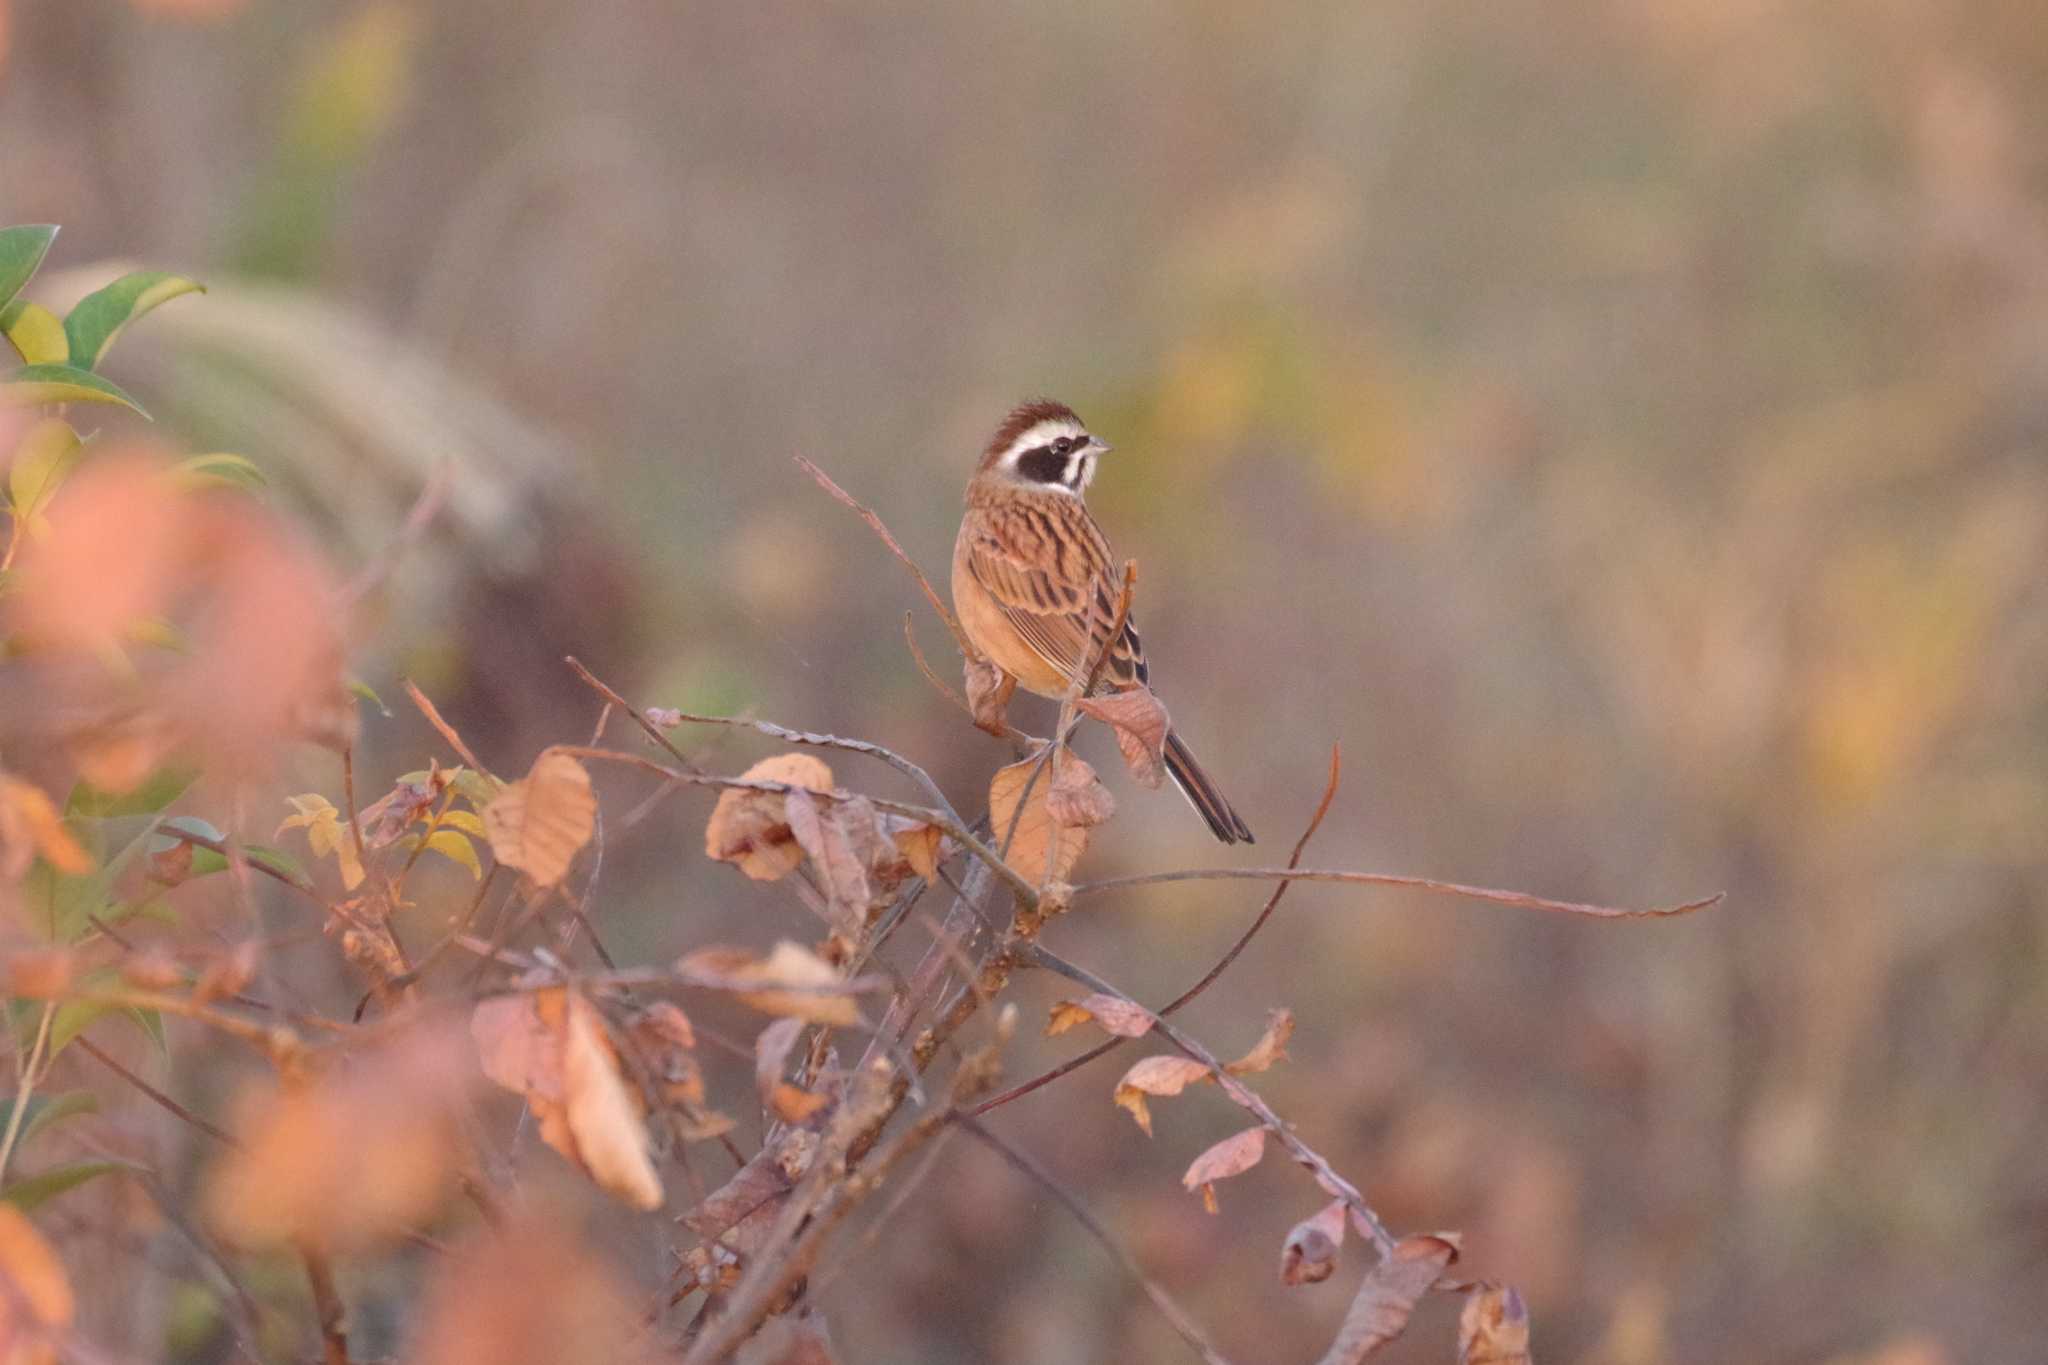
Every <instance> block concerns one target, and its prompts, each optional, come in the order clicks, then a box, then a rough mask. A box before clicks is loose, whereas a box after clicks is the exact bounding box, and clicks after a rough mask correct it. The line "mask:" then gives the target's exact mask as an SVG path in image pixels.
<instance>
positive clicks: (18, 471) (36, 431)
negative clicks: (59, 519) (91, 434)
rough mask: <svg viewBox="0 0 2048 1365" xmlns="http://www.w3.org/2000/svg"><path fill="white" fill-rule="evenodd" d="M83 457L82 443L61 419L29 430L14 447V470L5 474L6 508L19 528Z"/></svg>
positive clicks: (38, 511)
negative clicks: (11, 512)
mask: <svg viewBox="0 0 2048 1365" xmlns="http://www.w3.org/2000/svg"><path fill="white" fill-rule="evenodd" d="M84 453H85V443H84V442H83V441H81V440H79V439H78V433H77V432H75V431H73V430H72V429H71V424H70V423H69V422H67V421H65V420H64V419H63V418H61V417H47V418H45V419H43V420H42V421H40V422H38V423H36V424H35V425H34V426H32V427H30V428H29V429H28V430H27V431H26V432H25V433H23V434H22V438H21V440H20V442H19V443H17V444H16V445H15V447H14V466H13V468H11V469H9V470H8V471H7V505H8V507H9V508H10V509H12V511H13V512H14V520H15V521H16V522H17V523H19V524H26V523H28V522H29V521H31V520H32V519H33V518H34V517H35V516H36V515H37V514H38V513H40V512H41V511H42V510H43V508H44V507H46V506H48V505H49V502H50V498H51V497H52V495H54V494H55V493H56V491H57V490H58V489H59V488H60V487H62V486H63V483H64V480H65V479H66V478H67V477H69V476H70V474H71V467H72V466H73V465H75V464H77V463H78V457H79V456H81V455H83V454H84Z"/></svg>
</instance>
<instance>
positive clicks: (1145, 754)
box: [1074, 686, 1173, 788]
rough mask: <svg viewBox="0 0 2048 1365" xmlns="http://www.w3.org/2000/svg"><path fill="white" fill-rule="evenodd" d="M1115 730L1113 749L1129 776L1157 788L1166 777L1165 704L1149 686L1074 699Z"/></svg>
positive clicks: (1167, 724)
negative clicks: (1153, 693)
mask: <svg viewBox="0 0 2048 1365" xmlns="http://www.w3.org/2000/svg"><path fill="white" fill-rule="evenodd" d="M1074 705H1075V707H1076V708H1077V709H1079V710H1080V711H1081V712H1082V714H1084V715H1090V716H1093V717H1095V719H1097V720H1099V721H1101V722H1102V723H1103V724H1105V725H1107V726H1109V727H1110V729H1112V730H1113V731H1115V732H1116V747H1117V752H1118V753H1120V754H1122V755H1123V756H1124V766H1125V767H1126V768H1129V769H1130V772H1131V780H1132V781H1134V782H1136V783H1137V784H1138V785H1139V786H1141V787H1151V788H1157V787H1158V786H1159V784H1160V783H1161V782H1163V781H1164V780H1165V778H1166V735H1167V732H1168V731H1169V730H1170V729H1171V728H1172V725H1173V722H1172V721H1171V720H1169V719H1168V718H1167V714H1166V707H1165V705H1164V704H1163V703H1162V702H1161V701H1160V700H1159V698H1158V697H1156V696H1154V695H1152V689H1151V688H1149V687H1142V686H1141V687H1133V688H1129V689H1127V690H1125V691H1122V692H1111V693H1108V694H1107V695H1105V696H1100V697H1083V698H1081V699H1080V700H1079V701H1077V702H1075V703H1074Z"/></svg>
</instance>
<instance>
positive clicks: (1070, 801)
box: [1045, 750, 1116, 829]
mask: <svg viewBox="0 0 2048 1365" xmlns="http://www.w3.org/2000/svg"><path fill="white" fill-rule="evenodd" d="M1052 767H1053V772H1052V787H1051V788H1050V790H1049V791H1048V792H1047V793H1046V798H1045V805H1046V810H1047V811H1049V812H1050V813H1051V815H1052V818H1053V823H1055V824H1058V825H1078V826H1080V827H1081V828H1083V829H1092V828H1093V827H1095V826H1096V825H1099V824H1102V823H1103V822H1104V821H1106V820H1108V819H1109V817H1110V816H1112V815H1115V814H1116V798H1115V797H1112V796H1111V795H1110V794H1109V788H1107V787H1105V786H1103V785H1102V780H1101V779H1100V778H1098V777H1097V776H1096V775H1095V769H1094V768H1092V767H1090V766H1089V765H1088V764H1087V762H1086V761H1084V760H1083V759H1082V758H1081V756H1080V755H1078V754H1076V753H1074V752H1073V751H1071V750H1069V751H1068V752H1066V753H1063V754H1061V755H1060V756H1059V757H1058V758H1056V759H1055V760H1053V764H1052Z"/></svg>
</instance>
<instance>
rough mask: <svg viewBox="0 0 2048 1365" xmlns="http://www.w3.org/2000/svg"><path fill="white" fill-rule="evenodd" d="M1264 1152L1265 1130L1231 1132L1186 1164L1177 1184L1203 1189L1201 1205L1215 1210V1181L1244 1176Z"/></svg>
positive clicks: (1191, 1188) (1192, 1189) (1257, 1162)
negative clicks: (1186, 1166)
mask: <svg viewBox="0 0 2048 1365" xmlns="http://www.w3.org/2000/svg"><path fill="white" fill-rule="evenodd" d="M1265 1154H1266V1130H1265V1129H1264V1128H1247V1129H1245V1130H1244V1131H1243V1132H1242V1133H1234V1134H1232V1135H1231V1136H1229V1137H1227V1138H1225V1139H1223V1141H1221V1142H1219V1143H1217V1144H1216V1145H1215V1146H1213V1147H1211V1148H1209V1150H1208V1151H1206V1152H1203V1153H1202V1154H1201V1155H1200V1156H1198V1157H1196V1158H1195V1159H1194V1160H1193V1161H1192V1162H1190V1163H1189V1164H1188V1169H1187V1172H1186V1174H1184V1175H1182V1176H1181V1178H1180V1183H1181V1184H1182V1185H1184V1186H1186V1187H1187V1189H1188V1191H1189V1193H1193V1192H1194V1191H1196V1190H1200V1191H1201V1192H1202V1207H1203V1208H1206V1209H1207V1210H1209V1212H1211V1213H1214V1212H1216V1182H1217V1181H1219V1180H1228V1179H1229V1178H1230V1177H1231V1176H1234V1175H1243V1174H1244V1173H1245V1172H1246V1171H1248V1170H1250V1169H1251V1168H1252V1167H1254V1166H1256V1165H1258V1164H1259V1158H1260V1157H1263V1156H1264V1155H1265Z"/></svg>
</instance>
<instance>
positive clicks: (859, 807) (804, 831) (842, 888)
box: [784, 792, 896, 933]
mask: <svg viewBox="0 0 2048 1365" xmlns="http://www.w3.org/2000/svg"><path fill="white" fill-rule="evenodd" d="M784 813H785V816H786V818H787V819H788V821H789V830H790V833H791V834H792V835H793V836H794V837H795V838H796V841H797V845H798V846H799V847H800V848H802V849H803V851H804V852H805V854H807V855H808V856H809V857H810V860H811V867H812V868H813V870H815V871H816V873H817V874H818V880H819V881H820V882H821V883H822V884H823V885H824V887H825V894H826V897H827V899H828V902H829V905H830V908H831V911H832V916H833V923H834V924H835V925H837V926H838V927H839V928H840V929H842V930H845V931H846V932H848V933H858V932H859V931H860V929H861V928H862V927H863V926H865V925H866V923H867V917H868V912H869V911H870V910H871V909H873V908H874V907H876V906H877V905H880V904H882V898H880V897H878V896H877V894H876V883H877V881H878V880H879V879H880V877H879V874H880V873H882V872H883V870H884V869H885V868H886V867H887V865H888V864H889V863H891V862H894V861H895V860H896V846H895V844H894V843H892V842H891V841H889V840H887V839H885V838H883V837H882V829H881V823H880V820H879V818H878V817H877V815H876V812H875V807H874V803H873V802H871V801H869V800H868V799H867V798H866V797H864V796H856V797H852V798H849V799H848V800H845V801H834V800H829V799H824V798H819V797H814V796H811V795H810V794H809V793H807V792H791V793H789V795H788V796H787V797H786V798H785V805H784ZM871 874H875V875H871Z"/></svg>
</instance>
